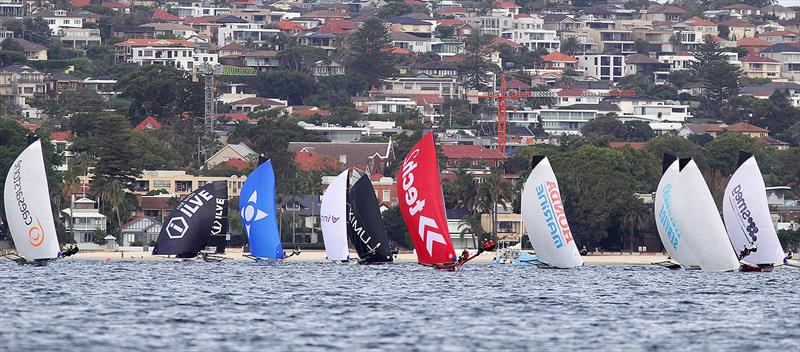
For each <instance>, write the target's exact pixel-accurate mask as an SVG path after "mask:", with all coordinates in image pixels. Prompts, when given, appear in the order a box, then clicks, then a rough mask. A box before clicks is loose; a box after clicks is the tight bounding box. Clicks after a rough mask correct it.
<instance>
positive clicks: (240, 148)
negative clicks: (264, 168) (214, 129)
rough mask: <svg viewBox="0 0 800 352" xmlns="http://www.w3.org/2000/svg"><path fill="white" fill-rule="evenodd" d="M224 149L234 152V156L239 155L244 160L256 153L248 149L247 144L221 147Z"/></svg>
mask: <svg viewBox="0 0 800 352" xmlns="http://www.w3.org/2000/svg"><path fill="white" fill-rule="evenodd" d="M224 148H230V149H232V150H233V151H235V152H236V154H239V155H241V156H243V157H245V158H246V157H248V156H250V155H254V154H256V152H255V151H254V150H253V149H250V147H248V146H247V144H244V143H239V144H228V145H226V146H225V147H223V149H224Z"/></svg>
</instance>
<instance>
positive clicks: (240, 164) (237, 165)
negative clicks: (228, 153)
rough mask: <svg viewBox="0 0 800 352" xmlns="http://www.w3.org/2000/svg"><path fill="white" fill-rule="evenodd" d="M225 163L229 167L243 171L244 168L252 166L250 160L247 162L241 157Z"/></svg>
mask: <svg viewBox="0 0 800 352" xmlns="http://www.w3.org/2000/svg"><path fill="white" fill-rule="evenodd" d="M224 164H225V166H227V167H229V168H234V169H236V170H239V171H242V170H244V169H247V168H248V167H250V163H248V162H246V161H244V160H242V159H239V158H232V159H228V160H227V161H225V163H224Z"/></svg>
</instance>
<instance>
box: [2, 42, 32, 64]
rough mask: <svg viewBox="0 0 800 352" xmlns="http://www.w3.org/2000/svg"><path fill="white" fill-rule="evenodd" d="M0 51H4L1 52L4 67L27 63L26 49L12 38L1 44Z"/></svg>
mask: <svg viewBox="0 0 800 352" xmlns="http://www.w3.org/2000/svg"><path fill="white" fill-rule="evenodd" d="M0 49H2V50H0V65H2V67H5V66H8V65H11V64H15V63H20V62H25V61H27V56H25V48H23V47H22V45H20V44H19V43H17V42H16V41H15V40H13V39H11V38H6V39H5V40H3V42H2V43H1V44H0Z"/></svg>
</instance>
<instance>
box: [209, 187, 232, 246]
mask: <svg viewBox="0 0 800 352" xmlns="http://www.w3.org/2000/svg"><path fill="white" fill-rule="evenodd" d="M214 196H215V198H216V200H215V206H214V222H213V223H212V224H211V239H210V241H209V243H208V244H209V245H212V246H214V247H216V250H215V253H225V246H226V245H227V243H228V185H227V182H225V181H216V182H214Z"/></svg>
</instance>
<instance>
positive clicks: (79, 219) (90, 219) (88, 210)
mask: <svg viewBox="0 0 800 352" xmlns="http://www.w3.org/2000/svg"><path fill="white" fill-rule="evenodd" d="M61 214H62V216H64V217H65V218H66V224H67V231H69V232H70V233H72V238H73V239H74V240H75V242H77V243H78V245H79V246H82V245H83V244H92V239H93V237H94V233H95V232H96V231H98V230H99V231H101V232H103V233H104V234H105V231H106V216H105V215H103V214H100V211H99V210H97V208H96V207H95V201H93V200H91V199H89V198H80V199H78V200H75V196H74V195H73V196H72V201H71V206H70V207H69V208H66V209H63V210H61ZM82 247H83V246H82Z"/></svg>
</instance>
